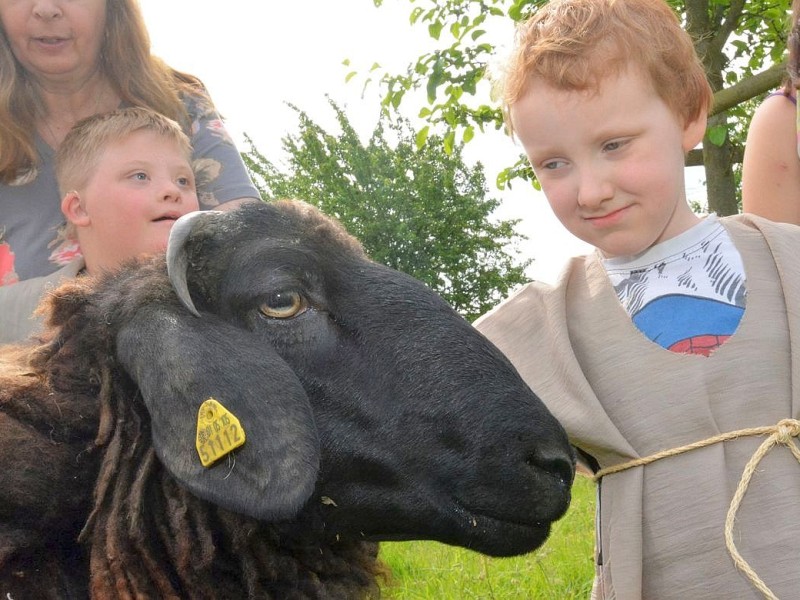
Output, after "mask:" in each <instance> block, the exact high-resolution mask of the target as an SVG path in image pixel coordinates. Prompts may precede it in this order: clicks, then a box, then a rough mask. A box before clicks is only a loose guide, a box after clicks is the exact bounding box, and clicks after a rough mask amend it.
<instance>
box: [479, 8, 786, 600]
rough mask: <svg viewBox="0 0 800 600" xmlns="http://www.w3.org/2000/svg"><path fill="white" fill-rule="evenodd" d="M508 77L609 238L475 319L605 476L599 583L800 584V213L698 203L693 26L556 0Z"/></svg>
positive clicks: (525, 141)
mask: <svg viewBox="0 0 800 600" xmlns="http://www.w3.org/2000/svg"><path fill="white" fill-rule="evenodd" d="M503 91H504V100H505V110H506V115H507V119H508V123H509V124H510V126H511V128H512V130H513V132H514V133H515V135H516V136H517V137H518V139H519V140H520V142H521V143H522V146H523V147H524V149H525V152H526V154H527V155H528V157H529V159H530V162H531V165H532V166H533V169H534V172H535V173H536V176H537V179H538V180H539V182H540V183H541V186H542V190H543V191H544V193H545V196H546V197H547V201H548V202H549V204H550V206H551V208H552V210H553V211H554V213H555V215H556V216H557V217H558V219H559V220H560V221H561V223H562V224H563V225H564V226H565V227H566V228H567V229H568V230H569V231H570V232H572V233H573V234H574V235H576V236H578V237H579V238H581V239H583V240H584V241H586V242H589V243H590V244H592V245H593V246H594V247H595V248H596V251H595V252H594V253H593V254H590V255H588V256H584V257H577V258H574V259H572V260H571V262H570V263H569V264H568V265H567V266H566V268H565V270H564V272H563V274H562V276H561V278H560V280H559V282H558V283H557V284H556V285H555V286H552V287H551V286H546V285H542V284H538V283H534V284H531V285H530V286H528V287H526V288H524V289H523V290H522V291H521V292H520V293H518V294H517V295H516V296H514V297H512V298H511V299H509V300H508V301H506V302H505V303H503V304H502V305H500V306H499V307H498V308H497V309H495V310H494V311H492V312H491V313H489V314H488V315H486V316H485V317H483V318H482V319H481V320H480V321H479V322H478V323H477V327H478V328H479V329H480V330H481V331H482V332H483V333H484V334H486V335H487V336H488V337H489V338H490V339H492V340H493V341H494V342H495V343H496V344H497V345H498V346H499V347H500V348H501V349H502V350H503V351H504V352H505V353H506V354H507V355H508V356H509V358H510V359H511V360H512V362H513V363H514V364H515V365H516V367H517V368H518V369H519V371H520V373H521V374H522V376H523V377H524V378H525V379H526V381H528V383H529V384H530V385H531V387H532V388H533V389H534V390H535V391H536V392H538V393H539V395H540V396H541V397H542V399H543V400H544V401H545V402H546V403H547V404H548V406H549V407H550V408H551V410H553V412H554V413H555V415H556V416H557V417H558V418H559V419H560V420H561V422H562V423H563V424H564V426H565V427H566V429H567V431H568V433H569V434H570V438H571V441H572V442H573V444H574V445H575V446H576V447H577V448H578V450H579V452H580V454H581V456H582V457H583V459H584V460H585V462H586V463H587V465H588V466H589V467H590V468H591V469H592V470H593V471H594V472H595V474H596V475H597V476H598V479H599V482H598V515H597V517H598V518H597V539H598V542H597V553H596V554H597V555H596V565H597V578H596V580H595V589H594V595H595V597H598V598H619V599H623V600H627V599H639V598H645V599H657V600H663V599H669V598H675V599H685V598H692V599H693V600H697V599H709V600H711V599H719V598H737V599H742V598H761V597H763V596H762V594H765V593H766V592H765V591H764V590H771V591H769V593H770V594H775V595H776V597H780V598H790V597H794V596H796V594H797V591H798V590H800V569H798V568H797V566H798V565H799V564H800V547H798V546H797V539H800V464H798V458H795V456H794V455H793V454H792V452H789V450H787V448H786V447H784V446H783V444H790V443H793V441H792V440H793V439H794V436H796V435H797V434H798V433H800V422H798V421H797V419H798V417H800V383H798V386H793V381H798V382H800V362H799V361H800V313H798V312H797V311H796V307H797V306H800V266H798V263H797V256H798V255H800V228H796V227H793V226H789V225H778V224H774V223H771V222H769V221H765V220H762V219H758V218H749V217H744V216H737V217H729V218H725V219H718V218H716V216H714V215H711V216H709V217H707V218H705V219H701V218H700V217H698V216H697V215H695V214H694V213H693V212H692V211H691V210H690V207H689V205H688V203H687V201H686V193H685V188H684V159H685V154H686V152H688V151H689V150H690V149H692V148H693V147H694V146H695V145H697V144H698V143H699V142H700V141H701V140H702V137H703V133H704V130H705V126H706V115H707V112H708V109H709V106H710V104H711V90H710V89H709V86H708V84H707V82H706V79H705V75H704V72H703V68H702V66H701V64H700V62H699V61H698V59H697V57H696V55H695V53H694V50H693V47H692V43H691V40H690V38H689V37H688V35H687V34H686V33H685V32H684V31H683V30H682V29H681V27H680V23H679V22H678V20H677V18H676V16H675V15H674V14H673V13H672V11H671V9H670V8H669V7H668V5H667V4H666V3H665V2H663V0H553V1H551V2H550V3H548V4H547V5H544V6H542V7H541V8H539V9H538V10H537V12H536V13H535V14H534V15H533V17H532V18H531V19H530V20H529V21H528V22H527V23H525V24H524V25H523V26H522V27H521V28H520V30H519V34H518V43H517V48H516V52H515V54H514V55H513V57H512V59H511V60H510V63H509V65H508V71H507V72H506V74H505V79H504V82H503ZM793 357H794V358H793ZM779 423H780V426H779V425H778V424H779ZM760 427H763V428H764V429H753V428H760ZM772 433H775V435H776V437H775V438H774V441H776V443H777V444H778V446H777V447H773V446H771V445H769V444H768V445H767V446H765V447H764V448H762V453H764V452H765V455H764V456H763V458H762V459H761V460H760V463H759V465H758V472H757V474H756V476H755V477H754V478H753V479H752V480H751V481H749V482H748V481H747V480H744V481H740V480H741V479H742V475H743V473H744V472H745V467H746V465H747V463H748V461H749V460H750V459H751V458H752V457H753V456H754V455H755V456H756V459H757V458H758V457H759V454H757V450H758V449H759V446H760V445H761V444H762V442H764V440H765V437H767V438H768V436H769V435H770V434H772ZM727 434H732V435H731V436H730V438H731V439H730V440H728V441H723V440H725V439H727V437H728V436H727ZM758 434H761V435H758ZM695 442H700V443H701V447H699V448H694V449H691V448H693V446H694V443H695ZM667 450H675V451H676V452H677V454H675V455H671V456H664V455H662V454H660V453H661V451H667ZM660 456H661V458H658V457H660ZM797 456H798V457H800V449H798V450H797ZM642 458H644V459H646V460H644V461H642V462H644V463H646V464H641V463H640V462H636V461H637V460H638V459H642ZM651 460H652V462H650V461H651ZM617 468H619V469H620V470H619V471H617V470H616V469H617ZM737 489H738V490H739V493H740V494H742V493H743V494H744V496H743V498H744V499H743V501H742V502H741V504H740V505H738V504H737V503H736V502H734V496H735V493H736V491H737ZM726 520H727V523H726ZM726 539H727V541H726ZM734 557H736V558H734ZM737 563H738V564H737ZM767 597H770V596H767Z"/></svg>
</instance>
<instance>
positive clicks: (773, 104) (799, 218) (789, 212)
mask: <svg viewBox="0 0 800 600" xmlns="http://www.w3.org/2000/svg"><path fill="white" fill-rule="evenodd" d="M795 119H796V109H795V105H794V103H793V102H792V101H791V100H790V99H789V98H787V97H785V96H782V95H775V96H771V97H769V98H767V99H766V100H765V101H764V102H763V103H762V104H761V105H760V106H759V107H758V109H757V110H756V112H755V114H754V116H753V120H752V122H751V123H750V128H749V130H748V133H747V142H746V145H745V151H744V160H743V163H742V210H743V211H744V212H748V213H753V214H757V215H761V216H763V217H766V218H767V219H770V220H772V221H782V222H787V223H798V224H800V158H798V154H797V130H796V125H795Z"/></svg>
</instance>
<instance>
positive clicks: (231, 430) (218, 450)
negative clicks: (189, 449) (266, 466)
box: [196, 398, 246, 467]
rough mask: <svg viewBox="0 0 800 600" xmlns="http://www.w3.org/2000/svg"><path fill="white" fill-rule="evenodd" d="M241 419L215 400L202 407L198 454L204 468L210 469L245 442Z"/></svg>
mask: <svg viewBox="0 0 800 600" xmlns="http://www.w3.org/2000/svg"><path fill="white" fill-rule="evenodd" d="M245 439H246V438H245V434H244V429H242V424H241V423H240V422H239V419H237V418H236V415H234V414H233V413H232V412H230V411H229V410H228V409H227V408H225V407H224V406H222V404H220V403H219V402H217V401H216V400H215V399H214V398H209V399H208V400H206V401H205V402H203V403H202V404H201V405H200V409H199V410H198V412H197V440H196V441H197V454H198V456H199V457H200V463H201V464H202V465H203V466H204V467H210V466H211V465H213V464H214V463H215V462H217V461H218V460H219V459H220V458H222V457H223V456H225V455H226V454H230V453H231V452H233V451H234V450H235V449H236V448H238V447H239V446H241V445H242V444H244V442H245Z"/></svg>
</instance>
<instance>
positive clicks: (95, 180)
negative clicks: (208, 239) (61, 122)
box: [0, 108, 198, 342]
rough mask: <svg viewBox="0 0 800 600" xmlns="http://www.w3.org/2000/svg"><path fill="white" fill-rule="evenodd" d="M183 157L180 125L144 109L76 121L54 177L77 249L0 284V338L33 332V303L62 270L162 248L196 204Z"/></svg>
mask: <svg viewBox="0 0 800 600" xmlns="http://www.w3.org/2000/svg"><path fill="white" fill-rule="evenodd" d="M190 161H191V146H190V142H189V139H188V138H187V136H186V135H185V134H184V133H183V131H182V130H181V128H180V126H179V125H178V124H177V123H175V122H174V121H172V120H170V119H168V118H166V117H164V116H162V115H160V114H158V113H156V112H154V111H151V110H149V109H144V108H124V109H120V110H117V111H114V112H112V113H107V114H103V115H95V116H93V117H90V118H88V119H85V120H83V121H80V122H79V123H78V124H76V125H75V127H74V128H73V129H72V130H71V131H70V133H69V134H68V135H67V137H66V138H65V139H64V141H63V143H62V144H61V146H60V148H59V152H58V156H57V158H56V177H57V179H58V182H59V188H60V190H61V194H62V201H61V209H62V212H63V213H64V215H65V217H66V219H67V232H68V235H69V236H71V237H74V238H75V240H76V241H77V242H78V244H79V246H80V250H81V254H82V256H79V257H78V258H76V260H75V261H73V262H72V263H70V264H69V265H67V266H66V267H64V268H62V269H61V270H60V271H57V272H56V273H54V274H53V275H50V276H48V277H43V278H37V279H32V280H26V281H23V282H19V283H17V284H15V285H12V286H7V287H2V288H0V342H10V341H19V340H21V339H24V338H25V337H27V336H28V335H30V334H31V333H33V332H35V331H36V330H37V329H38V328H39V327H40V323H39V321H38V320H37V319H32V318H31V315H32V313H33V311H34V309H35V307H36V305H37V304H38V302H39V300H40V299H41V297H42V295H43V294H44V293H46V292H47V291H48V290H50V289H53V288H54V287H55V286H56V285H57V284H58V283H59V282H60V281H63V280H64V279H65V278H69V277H74V276H75V275H77V274H78V273H80V272H84V271H85V272H87V273H91V274H96V273H100V272H103V271H110V270H113V269H115V268H117V267H118V266H120V265H121V264H122V263H123V262H124V261H125V260H128V259H131V258H134V257H136V256H139V255H142V254H149V253H154V252H159V251H162V250H164V248H165V247H166V243H167V238H168V236H169V230H170V229H171V228H172V224H173V223H174V222H175V220H176V219H178V218H179V217H180V216H182V215H184V214H186V213H188V212H191V211H195V210H198V200H197V192H196V190H195V181H194V173H193V171H192V167H191V162H190Z"/></svg>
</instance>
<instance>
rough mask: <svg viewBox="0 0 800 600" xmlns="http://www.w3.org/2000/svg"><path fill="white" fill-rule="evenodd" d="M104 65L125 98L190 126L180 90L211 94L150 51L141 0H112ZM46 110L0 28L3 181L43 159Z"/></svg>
mask: <svg viewBox="0 0 800 600" xmlns="http://www.w3.org/2000/svg"><path fill="white" fill-rule="evenodd" d="M100 69H101V72H102V73H103V74H104V75H105V76H106V77H107V78H108V80H109V81H110V82H111V85H112V86H113V87H114V90H115V91H116V93H117V95H118V96H119V97H120V99H121V100H122V102H123V103H124V104H128V105H131V106H144V107H147V108H150V109H152V110H155V111H157V112H159V113H161V114H163V115H166V116H167V117H169V118H171V119H173V120H175V121H177V122H178V123H180V124H181V126H182V127H183V128H184V130H185V131H187V132H188V131H189V128H190V123H189V122H188V121H189V116H188V114H187V112H186V109H185V107H184V105H183V103H182V102H181V95H182V94H183V93H192V94H196V95H203V96H207V94H206V93H205V90H204V88H203V86H202V84H201V83H200V81H199V80H197V79H196V78H195V77H193V76H191V75H187V74H185V73H180V72H178V71H176V70H174V69H172V68H170V67H169V66H168V65H167V64H166V63H164V62H163V61H162V60H161V59H159V58H158V57H155V56H153V55H151V54H150V36H149V34H148V33H147V28H146V26H145V23H144V18H143V17H142V13H141V10H140V8H139V4H138V1H137V0H107V2H106V26H105V33H104V36H103V43H102V45H101V48H100ZM43 110H44V107H43V103H42V99H41V98H40V96H39V93H38V90H37V88H36V85H35V84H34V83H33V81H32V80H31V78H30V76H29V75H28V73H27V72H26V71H25V69H24V68H23V67H22V65H21V64H20V62H19V61H18V60H17V59H16V57H15V56H14V53H13V52H12V51H11V46H10V44H9V41H8V37H7V36H6V33H5V31H3V30H2V28H0V182H2V183H6V184H8V183H11V182H13V181H14V180H15V179H16V178H17V177H18V176H20V175H21V174H24V173H26V172H27V171H29V170H30V169H32V168H34V167H35V166H36V165H37V163H38V162H39V157H38V153H37V151H36V147H35V144H34V135H35V132H36V120H37V117H38V116H40V115H41V114H42V111H43Z"/></svg>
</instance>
